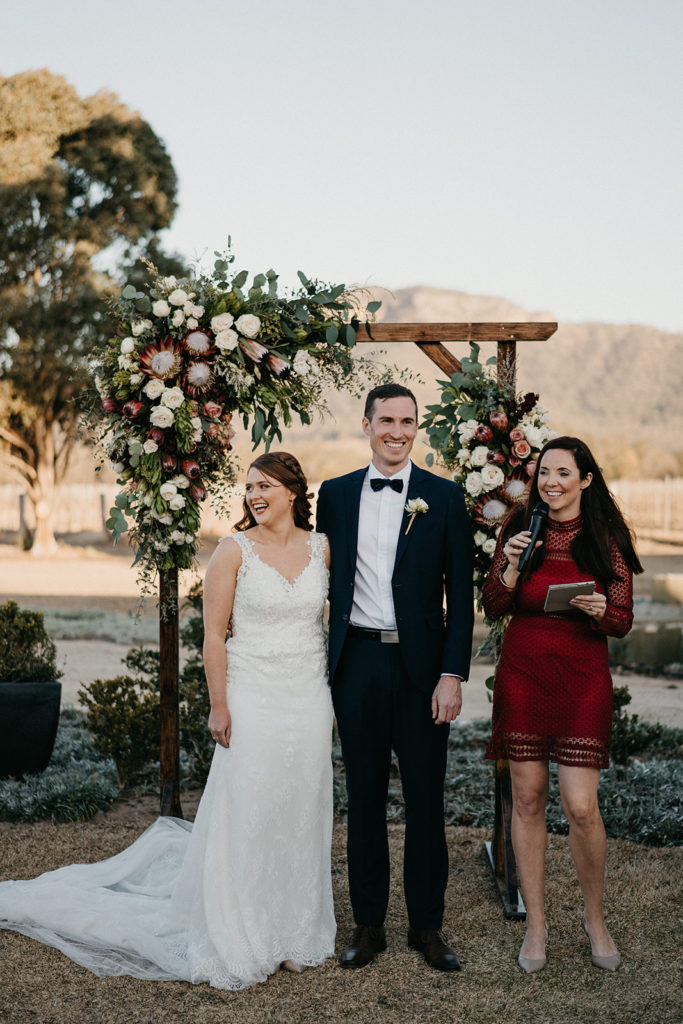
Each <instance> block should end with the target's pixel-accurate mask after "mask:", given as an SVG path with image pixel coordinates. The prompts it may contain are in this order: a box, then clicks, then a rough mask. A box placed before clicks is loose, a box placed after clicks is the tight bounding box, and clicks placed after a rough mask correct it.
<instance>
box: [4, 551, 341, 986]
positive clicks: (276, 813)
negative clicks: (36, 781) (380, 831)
mask: <svg viewBox="0 0 683 1024" xmlns="http://www.w3.org/2000/svg"><path fill="white" fill-rule="evenodd" d="M234 541H236V542H237V543H238V544H239V545H240V548H241V551H242V565H241V567H240V569H239V572H238V575H237V588H236V592H235V601H234V608H233V615H232V621H233V635H232V638H231V639H230V640H228V643H227V649H228V680H227V687H228V706H229V708H230V713H231V716H232V736H231V739H230V746H229V747H228V748H224V747H220V746H216V751H215V754H214V758H213V763H212V765H211V771H210V773H209V777H208V780H207V784H206V789H205V791H204V795H203V797H202V800H201V803H200V805H199V810H198V812H197V818H196V821H195V823H194V825H192V824H190V823H189V822H186V821H181V820H179V819H177V818H159V819H158V820H157V821H156V822H155V823H154V824H153V825H151V826H150V828H148V829H147V831H146V832H144V833H143V834H142V835H141V836H140V838H139V839H138V840H137V841H136V842H135V843H133V845H132V846H130V847H129V848H128V849H126V850H124V851H123V852H122V853H119V854H117V855H116V856H115V857H111V858H110V859H109V860H105V861H101V862H99V863H96V864H74V865H71V866H69V867H64V868H60V869H58V870H57V871H49V872H47V873H46V874H44V875H41V876H40V877H39V878H36V879H33V880H31V881H17V882H4V883H2V884H0V927H1V928H9V929H13V930H14V931H18V932H22V933H23V934H24V935H29V936H31V937H32V938H35V939H38V940H39V941H40V942H44V943H47V944H48V945H51V946H55V947H56V948H57V949H60V950H62V952H64V953H66V955H67V956H69V957H71V959H72V960H75V961H76V963H79V964H82V965H83V966H84V967H87V968H88V969H89V970H91V971H93V972H94V973H95V974H98V975H110V974H130V975H133V976H134V977H136V978H144V979H150V980H151V979H176V980H184V981H191V982H195V983H199V982H208V983H209V984H210V985H214V986H215V987H217V988H226V989H239V988H244V987H246V986H248V985H253V984H254V983H255V982H259V981H264V980H265V979H266V978H267V977H268V976H269V975H270V974H272V973H273V972H274V971H275V970H277V968H278V966H279V965H280V963H281V962H282V961H283V960H286V959H291V960H295V961H296V962H297V963H300V964H305V965H309V966H313V965H316V964H320V963H322V962H323V961H324V960H325V959H326V958H327V957H330V956H332V955H333V954H334V939H335V921H334V910H333V905H332V882H331V870H330V845H331V834H332V763H331V756H330V747H331V735H332V704H331V700H330V693H329V688H328V686H327V681H326V673H327V669H326V652H325V641H324V636H323V628H322V612H323V606H324V602H325V597H326V594H327V583H328V573H327V569H326V568H325V561H324V547H323V545H324V538H323V537H322V535H320V534H310V539H309V546H310V560H309V562H308V564H307V566H306V568H305V569H304V570H303V572H302V573H301V574H300V576H299V577H298V578H297V579H296V580H295V581H294V582H293V583H290V582H289V581H288V580H287V579H285V577H284V576H282V575H281V574H280V573H279V572H278V571H277V570H276V569H275V568H273V567H272V566H270V565H268V564H266V563H265V562H263V561H261V560H260V559H259V558H258V556H257V555H256V554H255V552H254V550H253V548H252V545H251V541H250V540H249V539H248V538H247V537H246V536H245V535H244V534H235V535H234V537H232V538H231V539H230V540H228V539H224V541H223V543H231V542H234Z"/></svg>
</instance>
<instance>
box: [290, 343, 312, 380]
mask: <svg viewBox="0 0 683 1024" xmlns="http://www.w3.org/2000/svg"><path fill="white" fill-rule="evenodd" d="M292 369H293V370H294V373H295V374H296V375H297V377H306V376H307V375H308V374H309V373H310V370H311V363H310V360H309V358H308V352H306V351H304V350H303V349H299V351H298V352H297V354H296V355H295V356H294V362H293V363H292Z"/></svg>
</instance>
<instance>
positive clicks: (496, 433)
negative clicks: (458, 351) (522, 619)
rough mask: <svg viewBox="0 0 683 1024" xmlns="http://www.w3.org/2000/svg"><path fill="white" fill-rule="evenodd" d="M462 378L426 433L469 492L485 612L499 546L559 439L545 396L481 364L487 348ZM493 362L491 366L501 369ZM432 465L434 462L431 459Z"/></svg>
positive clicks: (448, 386)
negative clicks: (542, 459)
mask: <svg viewBox="0 0 683 1024" xmlns="http://www.w3.org/2000/svg"><path fill="white" fill-rule="evenodd" d="M470 350H471V352H470V358H466V359H463V360H462V372H460V373H454V374H453V375H452V377H451V379H450V380H449V381H440V382H439V384H440V386H441V391H442V400H441V404H439V405H432V406H428V415H427V417H426V419H425V422H424V424H423V426H425V427H426V430H427V435H428V436H429V440H430V444H431V446H432V447H433V448H436V449H437V450H438V452H439V457H440V459H441V461H442V462H443V463H444V464H445V465H446V466H447V467H448V468H450V469H451V470H452V476H453V480H455V481H456V482H457V483H459V484H461V485H462V487H463V488H464V491H465V501H466V503H467V508H468V511H469V513H470V516H471V517H472V520H473V523H474V526H475V533H474V544H475V557H474V566H475V568H474V585H475V592H476V595H477V602H478V605H479V606H480V602H481V589H482V586H483V584H484V580H485V579H486V576H487V573H488V571H489V567H490V564H491V558H492V556H493V553H494V551H495V549H496V538H497V536H498V534H499V533H500V529H501V526H502V524H503V521H504V520H505V519H506V517H507V516H508V514H509V512H510V511H511V509H512V508H514V507H515V506H516V505H518V504H520V503H525V502H526V500H527V496H528V492H529V484H530V482H531V478H532V477H533V475H534V472H535V470H536V460H537V458H538V455H539V452H540V450H541V448H542V447H543V445H544V444H545V443H546V441H548V440H549V439H550V438H551V437H556V436H557V435H556V433H555V431H552V430H550V429H549V428H548V425H547V421H548V414H547V413H546V411H545V410H544V409H542V408H541V407H540V406H539V405H538V395H536V394H533V393H532V392H529V393H528V394H525V395H517V394H516V393H515V391H514V389H513V388H512V387H511V386H510V385H509V384H505V383H501V382H500V381H498V380H497V379H496V377H495V376H494V375H493V374H492V373H491V372H490V371H488V372H487V370H486V369H485V367H484V366H482V364H481V363H480V362H479V346H478V345H475V344H470ZM495 362H496V360H495V358H492V359H489V361H488V363H487V365H489V364H493V363H495ZM427 458H428V461H429V462H430V464H431V463H432V462H433V460H434V457H433V456H432V455H431V453H430V455H429V456H428V457H427Z"/></svg>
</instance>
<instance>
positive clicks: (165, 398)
mask: <svg viewBox="0 0 683 1024" xmlns="http://www.w3.org/2000/svg"><path fill="white" fill-rule="evenodd" d="M184 401H185V395H184V393H183V389H182V388H164V393H163V395H162V396H161V404H162V405H165V406H167V407H168V408H169V409H179V408H180V406H181V405H182V404H183V402H184Z"/></svg>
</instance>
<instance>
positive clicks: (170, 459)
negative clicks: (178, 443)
mask: <svg viewBox="0 0 683 1024" xmlns="http://www.w3.org/2000/svg"><path fill="white" fill-rule="evenodd" d="M161 465H162V466H163V470H164V473H174V472H175V469H176V465H177V463H176V460H175V457H174V456H173V455H162V456H161Z"/></svg>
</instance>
